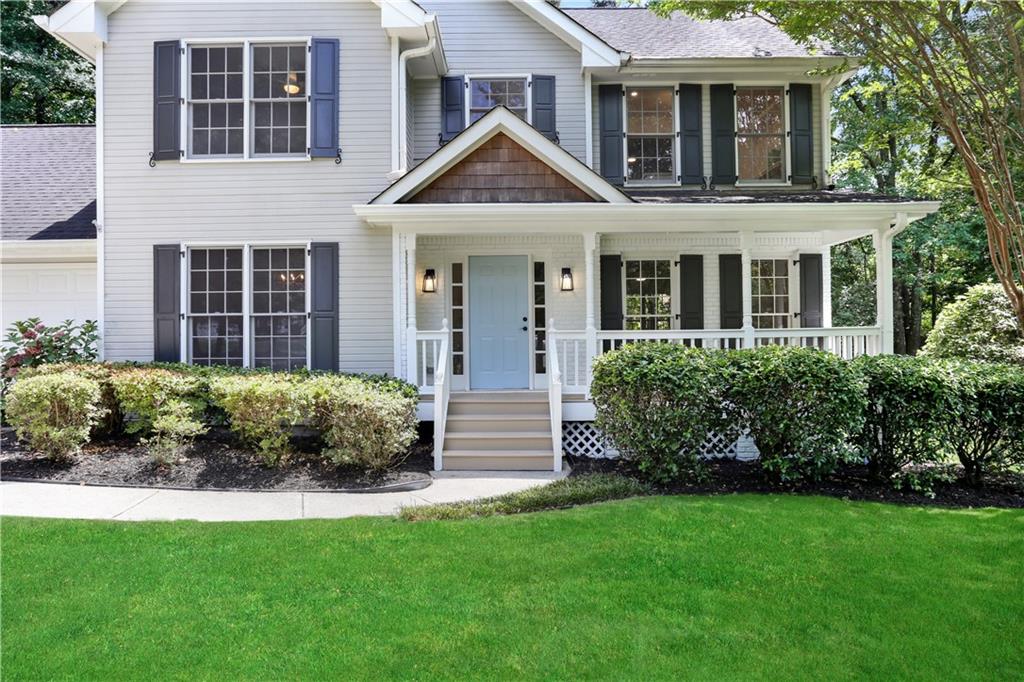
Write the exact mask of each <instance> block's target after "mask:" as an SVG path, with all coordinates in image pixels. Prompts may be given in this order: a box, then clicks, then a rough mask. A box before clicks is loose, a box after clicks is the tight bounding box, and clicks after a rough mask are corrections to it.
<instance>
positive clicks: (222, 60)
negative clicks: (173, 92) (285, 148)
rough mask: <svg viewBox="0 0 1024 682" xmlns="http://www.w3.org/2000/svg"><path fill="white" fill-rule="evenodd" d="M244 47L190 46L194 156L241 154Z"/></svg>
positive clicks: (190, 137) (192, 147)
mask: <svg viewBox="0 0 1024 682" xmlns="http://www.w3.org/2000/svg"><path fill="white" fill-rule="evenodd" d="M242 77H243V74H242V48H241V47H240V46H235V47H230V46H229V47H223V46H222V47H190V48H189V86H190V87H189V111H188V117H189V125H190V127H191V131H192V132H191V135H189V136H188V138H187V139H188V140H189V143H190V144H191V149H190V154H191V155H192V156H241V155H242V153H243V151H244V150H243V148H242V146H243V145H242V144H240V143H241V142H242V140H243V138H242V137H241V136H242V132H243V131H242V128H243V117H242V102H241V99H242Z"/></svg>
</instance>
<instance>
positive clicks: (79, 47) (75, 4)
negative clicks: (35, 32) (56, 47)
mask: <svg viewBox="0 0 1024 682" xmlns="http://www.w3.org/2000/svg"><path fill="white" fill-rule="evenodd" d="M123 4H124V1H123V0H121V1H120V2H113V1H108V2H97V1H96V0H71V1H70V2H68V3H67V4H66V5H64V6H63V7H61V8H60V9H59V10H57V11H56V12H54V13H53V14H51V15H50V16H35V17H32V20H33V21H34V22H35V23H36V25H37V26H39V27H40V28H42V29H43V30H44V31H46V32H47V33H49V34H50V35H52V36H53V37H55V38H56V39H57V40H59V41H60V42H62V43H64V44H65V45H67V46H68V47H70V48H71V49H72V50H74V51H75V52H77V53H78V54H80V55H81V56H83V57H85V58H86V59H88V60H89V61H90V62H93V63H95V62H96V52H97V50H98V49H99V48H100V47H101V46H102V45H103V44H104V43H106V42H107V15H108V14H110V13H111V12H113V11H115V10H117V9H118V8H119V7H120V6H121V5H123Z"/></svg>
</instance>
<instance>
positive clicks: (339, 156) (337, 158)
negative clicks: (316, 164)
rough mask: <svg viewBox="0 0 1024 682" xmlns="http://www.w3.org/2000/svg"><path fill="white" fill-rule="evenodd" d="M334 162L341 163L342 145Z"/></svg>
mask: <svg viewBox="0 0 1024 682" xmlns="http://www.w3.org/2000/svg"><path fill="white" fill-rule="evenodd" d="M334 163H336V164H337V165H339V166H340V165H341V147H338V153H337V154H336V155H335V156H334Z"/></svg>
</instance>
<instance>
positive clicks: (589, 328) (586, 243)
mask: <svg viewBox="0 0 1024 682" xmlns="http://www.w3.org/2000/svg"><path fill="white" fill-rule="evenodd" d="M598 243H599V237H598V235H597V233H596V232H586V233H584V234H583V270H584V273H583V277H584V288H585V289H586V291H585V292H584V293H585V294H586V299H587V311H586V322H585V331H586V335H587V363H586V371H587V376H586V381H587V386H588V391H589V386H590V370H591V367H592V366H593V364H594V357H596V356H597V324H596V322H595V314H594V310H595V308H596V304H595V300H594V299H595V294H596V291H597V285H596V284H595V282H596V281H597V278H596V276H595V267H594V262H595V259H596V256H595V254H596V252H597V245H598Z"/></svg>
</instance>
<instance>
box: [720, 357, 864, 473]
mask: <svg viewBox="0 0 1024 682" xmlns="http://www.w3.org/2000/svg"><path fill="white" fill-rule="evenodd" d="M728 355H729V379H728V390H727V396H728V400H729V401H730V402H731V403H733V404H735V405H736V407H737V408H738V410H739V413H740V415H741V423H742V425H743V426H745V427H746V428H748V429H749V430H750V435H751V436H753V438H754V441H755V442H756V443H757V447H758V449H759V450H760V452H761V458H760V462H761V467H762V469H763V470H764V471H765V473H766V474H767V475H768V476H769V477H771V478H774V479H776V480H779V481H793V480H799V479H802V478H813V479H819V478H820V477H822V476H824V475H826V474H828V473H830V472H831V471H832V470H834V469H835V467H836V465H837V464H838V463H839V462H840V461H841V460H843V459H844V458H846V457H847V456H848V455H849V448H848V445H847V441H848V439H849V438H850V436H852V435H853V434H855V433H857V432H858V431H859V430H860V428H861V426H862V425H863V421H864V407H865V405H866V401H865V395H864V384H863V382H862V380H861V379H860V378H859V377H858V376H857V373H856V372H855V371H854V370H853V369H852V368H851V367H850V366H849V365H848V364H847V363H846V362H845V361H844V360H842V359H840V358H838V357H837V356H835V355H832V354H831V353H826V352H823V351H819V350H815V349H811V348H796V347H783V346H765V347H763V348H757V349H749V350H737V351H729V353H728Z"/></svg>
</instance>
